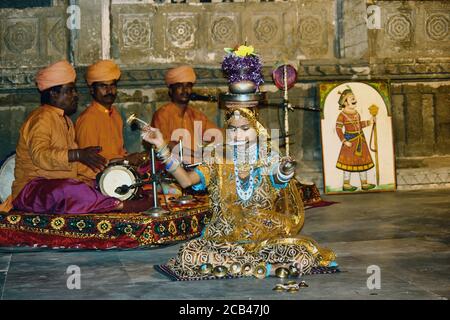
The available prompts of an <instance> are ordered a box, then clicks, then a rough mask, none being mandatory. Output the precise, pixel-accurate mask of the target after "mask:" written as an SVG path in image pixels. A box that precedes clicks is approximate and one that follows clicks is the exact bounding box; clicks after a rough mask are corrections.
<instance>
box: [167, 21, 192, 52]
mask: <svg viewBox="0 0 450 320" xmlns="http://www.w3.org/2000/svg"><path fill="white" fill-rule="evenodd" d="M196 31H197V27H196V25H195V22H194V17H192V16H190V17H189V16H187V17H169V21H168V25H167V38H168V40H169V42H170V43H171V45H172V46H173V47H177V48H182V49H190V48H193V47H194V45H195V32H196Z"/></svg>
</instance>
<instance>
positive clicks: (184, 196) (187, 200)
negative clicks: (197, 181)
mask: <svg viewBox="0 0 450 320" xmlns="http://www.w3.org/2000/svg"><path fill="white" fill-rule="evenodd" d="M178 146H179V147H180V150H179V151H178V152H179V155H180V163H181V165H183V140H181V139H180V141H179V143H178ZM192 201H194V197H193V196H191V195H187V194H186V191H185V190H184V189H182V190H181V197H179V198H178V199H177V202H178V203H180V204H187V203H190V202H192Z"/></svg>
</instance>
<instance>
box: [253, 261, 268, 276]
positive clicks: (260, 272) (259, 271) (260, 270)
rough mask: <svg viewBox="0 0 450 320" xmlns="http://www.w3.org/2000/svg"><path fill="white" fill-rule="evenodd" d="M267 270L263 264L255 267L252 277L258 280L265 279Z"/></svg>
mask: <svg viewBox="0 0 450 320" xmlns="http://www.w3.org/2000/svg"><path fill="white" fill-rule="evenodd" d="M266 273H267V268H266V266H265V265H264V264H260V265H257V266H256V268H255V271H254V272H253V275H254V276H255V277H256V278H258V279H264V278H265V277H266Z"/></svg>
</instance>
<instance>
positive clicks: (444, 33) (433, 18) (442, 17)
mask: <svg viewBox="0 0 450 320" xmlns="http://www.w3.org/2000/svg"><path fill="white" fill-rule="evenodd" d="M449 17H450V13H448V12H434V13H430V14H428V15H427V16H426V18H425V26H426V27H425V30H426V35H427V37H428V39H430V40H434V41H448V40H450V32H449V20H450V19H449Z"/></svg>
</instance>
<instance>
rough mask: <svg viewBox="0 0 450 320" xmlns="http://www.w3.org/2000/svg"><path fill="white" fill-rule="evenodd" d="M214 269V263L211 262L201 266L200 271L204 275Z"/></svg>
mask: <svg viewBox="0 0 450 320" xmlns="http://www.w3.org/2000/svg"><path fill="white" fill-rule="evenodd" d="M212 270H213V265H212V264H211V263H205V264H202V265H201V266H200V273H201V274H202V275H208V274H210V273H211V271H212Z"/></svg>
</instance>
